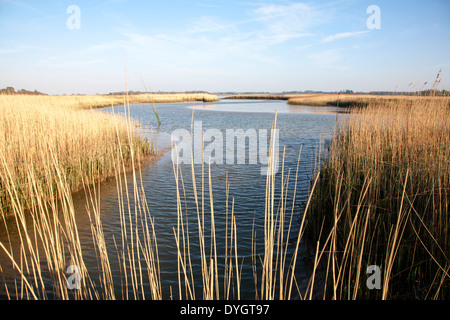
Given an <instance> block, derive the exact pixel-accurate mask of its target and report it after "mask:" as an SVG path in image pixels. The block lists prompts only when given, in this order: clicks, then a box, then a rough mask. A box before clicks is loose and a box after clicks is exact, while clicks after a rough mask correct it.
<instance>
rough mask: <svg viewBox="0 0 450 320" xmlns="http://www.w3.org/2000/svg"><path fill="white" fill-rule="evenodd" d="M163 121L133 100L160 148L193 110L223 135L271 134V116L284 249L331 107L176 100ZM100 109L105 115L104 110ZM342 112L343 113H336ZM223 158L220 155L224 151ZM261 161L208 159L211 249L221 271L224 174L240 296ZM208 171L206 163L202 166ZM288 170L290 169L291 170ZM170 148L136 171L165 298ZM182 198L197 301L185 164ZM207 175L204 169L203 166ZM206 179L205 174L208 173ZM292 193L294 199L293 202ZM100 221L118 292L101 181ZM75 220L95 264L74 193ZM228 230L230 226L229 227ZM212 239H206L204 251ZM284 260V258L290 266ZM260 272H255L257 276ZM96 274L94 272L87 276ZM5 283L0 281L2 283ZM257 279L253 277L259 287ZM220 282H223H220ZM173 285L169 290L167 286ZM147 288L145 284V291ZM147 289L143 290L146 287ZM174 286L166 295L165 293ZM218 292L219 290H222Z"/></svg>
mask: <svg viewBox="0 0 450 320" xmlns="http://www.w3.org/2000/svg"><path fill="white" fill-rule="evenodd" d="M155 107H156V109H157V111H158V113H159V117H160V119H161V122H162V124H161V126H160V127H157V126H156V124H157V123H156V118H155V115H154V113H153V110H152V107H151V105H131V106H130V114H131V116H132V117H133V118H136V119H138V121H139V122H140V125H141V126H140V128H139V129H140V130H141V132H142V134H143V135H144V136H146V137H148V138H149V139H150V140H154V141H156V143H157V147H158V150H164V149H165V148H168V147H169V146H170V134H171V133H172V132H173V131H174V130H176V129H183V128H184V129H187V130H190V126H191V120H192V115H193V113H192V112H193V110H194V121H201V124H202V129H203V130H208V129H218V130H220V131H221V132H223V137H225V136H226V135H225V131H226V130H227V129H234V130H236V129H243V130H247V129H255V130H259V129H267V130H269V132H270V128H271V126H272V122H273V120H274V118H275V110H277V111H278V115H277V128H278V129H279V130H280V131H279V150H280V152H281V153H282V152H283V150H285V161H284V177H285V179H286V178H287V177H288V178H289V179H288V191H287V202H286V203H287V209H286V212H287V213H288V216H287V217H286V220H287V221H289V218H290V213H291V210H292V205H293V209H294V211H293V212H294V216H293V231H292V232H291V235H290V238H291V241H290V245H291V246H290V248H291V249H290V250H292V248H293V245H294V244H295V241H294V240H295V239H294V238H295V237H296V234H295V230H298V228H299V219H300V218H301V213H302V212H303V211H302V208H303V205H304V204H305V202H306V201H307V197H308V195H309V190H310V180H311V177H312V170H313V167H314V165H315V164H316V161H317V155H318V153H319V150H322V151H323V150H324V149H325V148H324V144H325V143H326V142H327V141H329V139H330V138H331V135H332V133H333V130H334V127H335V123H336V108H327V107H302V106H289V105H287V104H286V101H258V100H256V101H255V100H250V101H245V100H221V101H219V102H215V103H198V104H195V105H193V104H192V103H177V104H157V105H155ZM102 112H111V109H110V108H105V109H103V110H102ZM114 112H115V113H122V112H123V107H115V108H114ZM339 116H341V115H339ZM300 149H301V158H300V166H299V170H298V182H297V189H296V190H294V183H295V175H296V174H295V173H296V172H295V171H296V168H297V160H298V155H299V151H300ZM224 156H225V153H224ZM262 167H263V166H262V164H261V163H258V164H248V163H246V164H229V165H227V164H212V165H211V180H212V188H213V201H214V213H215V227H216V238H217V254H218V256H219V261H218V263H219V275H220V276H222V275H223V272H224V266H223V257H224V255H225V244H224V242H225V241H224V239H225V229H226V223H225V221H226V205H227V202H226V181H227V180H226V179H228V184H229V202H228V205H229V209H228V212H229V214H231V199H234V215H235V217H236V224H237V238H238V239H237V246H238V255H239V263H242V270H241V278H242V280H241V298H244V299H254V298H255V284H254V278H253V273H252V229H253V227H254V229H255V231H256V240H255V241H256V251H257V252H256V254H257V255H258V254H261V253H262V252H263V250H264V241H263V239H264V237H263V236H264V227H263V223H264V208H265V183H266V176H265V175H261V168H262ZM281 169H282V167H281V164H280V166H279V170H278V173H277V186H278V187H277V192H276V194H277V195H279V194H280V188H279V186H280V185H281V174H282V173H281V171H282V170H281ZM195 170H196V174H197V178H196V179H197V190H198V192H199V196H201V180H200V179H201V170H202V166H201V165H199V164H196V165H195ZM205 170H207V166H206V168H205ZM289 170H290V171H289ZM173 171H174V170H173V163H172V157H171V152H170V151H168V152H166V153H165V154H164V155H163V156H162V157H160V158H159V160H158V161H156V162H154V163H152V164H150V165H147V166H145V167H144V168H143V169H142V181H143V184H144V190H145V196H146V200H147V202H148V206H149V211H150V213H151V215H152V217H153V218H154V223H155V232H156V237H157V241H158V253H159V260H160V261H159V262H160V268H161V282H162V287H163V296H164V298H165V299H169V298H171V294H172V297H173V298H174V299H177V298H178V275H177V271H178V269H177V250H176V242H175V238H174V233H173V228H174V227H176V226H177V202H176V185H175V178H174V172H173ZM181 171H182V174H183V182H184V185H185V193H186V195H185V197H184V195H183V199H182V209H183V214H184V215H186V216H187V220H188V222H189V237H190V238H189V240H190V244H191V258H192V265H193V273H194V277H195V279H196V280H195V281H196V283H195V285H196V292H197V295H196V296H197V297H199V298H201V296H202V295H201V283H202V280H201V271H200V270H201V269H200V259H199V254H198V230H197V215H196V209H195V202H194V196H193V185H192V179H191V166H190V165H189V164H185V165H181ZM205 173H207V171H205ZM206 177H207V176H206ZM207 182H208V180H206V181H205V183H206V185H205V193H206V194H205V201H204V202H205V216H206V221H207V222H206V223H205V227H206V233H207V235H208V236H209V232H210V231H209V229H208V226H209V220H208V219H209V212H210V207H209V201H210V199H209V188H208V184H207ZM294 192H295V193H296V196H295V203H294V204H293V203H292V199H293V195H294ZM100 194H101V199H100V207H101V219H102V224H103V228H104V231H105V237H106V242H107V243H106V246H107V249H108V252H111V254H110V263H111V266H112V270H113V278H114V282H115V284H116V286H117V294H118V295H119V296H121V295H122V293H123V289H122V287H121V283H123V275H122V272H121V267H120V264H119V262H118V259H117V254H116V253H115V246H116V244H115V243H114V240H115V241H116V243H117V242H119V241H120V240H119V239H120V235H121V233H120V226H121V224H120V219H119V211H118V200H117V191H116V184H115V182H106V183H104V184H102V186H101V193H100ZM74 200H75V207H76V212H77V223H78V226H79V228H80V230H79V233H80V237H81V241H82V243H83V248H84V250H85V251H84V256H85V259H86V264H87V265H88V268H89V266H92V268H94V269H95V266H97V263H96V253H95V251H94V250H92V245H91V243H92V235H91V233H90V226H89V220H88V218H87V216H86V210H85V206H86V204H85V201H84V195H83V194H77V195H75V198H74ZM228 227H229V226H228ZM209 244H210V242H209V240H208V239H207V241H206V245H207V253H208V254H209V250H210V245H209ZM289 262H290V258H289V257H288V259H287V262H286V263H287V264H289ZM296 273H297V277H298V279H299V281H301V279H302V277H305V276H306V272H305V270H304V265H303V263H302V260H301V259H299V262H298V263H297V270H296ZM259 276H260V275H259ZM93 278H95V277H93ZM2 281H3V280H2V279H0V283H1V282H2ZM259 281H260V279H258V285H259V283H260V282H259ZM219 283H220V285H221V286H222V285H223V279H222V278H221V279H220V280H219ZM171 288H172V290H171ZM145 289H146V288H144V290H145ZM147 289H148V288H147ZM171 291H172V293H171ZM220 292H221V294H222V292H223V288H222V287H221V291H220Z"/></svg>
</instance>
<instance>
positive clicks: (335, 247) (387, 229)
mask: <svg viewBox="0 0 450 320" xmlns="http://www.w3.org/2000/svg"><path fill="white" fill-rule="evenodd" d="M449 102H450V100H449V99H448V98H432V97H429V98H425V97H424V98H422V97H420V98H419V97H416V98H411V99H406V98H403V99H396V100H392V99H382V98H381V99H377V100H371V101H368V103H367V105H366V106H365V107H364V108H363V109H355V110H353V111H352V112H351V114H350V118H349V120H348V121H347V122H346V123H345V124H344V123H341V124H340V126H339V127H338V131H337V133H336V137H335V139H333V141H332V143H331V146H330V150H329V151H330V155H329V157H328V158H327V159H325V160H324V162H323V164H322V166H321V167H320V179H319V180H318V183H317V185H316V188H315V191H314V195H313V198H312V201H311V211H310V212H309V214H308V218H307V219H308V225H309V227H308V228H306V231H305V239H308V242H309V243H310V244H311V245H312V246H314V247H316V246H317V254H316V259H317V263H319V262H320V263H322V264H324V265H325V268H326V271H325V272H326V274H327V287H326V292H327V297H328V298H331V299H368V298H369V299H420V300H422V299H448V298H449V297H450V277H449V257H450V246H449V241H448V236H449V234H448V224H449V218H450V216H449V210H448V208H449V205H450V178H449V177H450V164H449V161H448V159H450V147H449V146H450V122H449V119H450V108H449V106H450V104H449ZM369 267H370V269H368V268H369ZM367 270H371V271H370V272H369V271H367ZM376 270H378V271H377V272H375V271H376ZM367 272H369V273H367ZM375 273H376V274H375ZM371 275H374V277H371V279H370V280H372V282H370V281H367V278H368V277H369V276H371ZM377 277H378V278H377ZM367 283H369V285H370V286H372V287H369V285H368V284H367Z"/></svg>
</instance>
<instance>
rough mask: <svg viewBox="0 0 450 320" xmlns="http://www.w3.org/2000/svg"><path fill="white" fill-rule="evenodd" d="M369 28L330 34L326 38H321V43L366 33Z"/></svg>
mask: <svg viewBox="0 0 450 320" xmlns="http://www.w3.org/2000/svg"><path fill="white" fill-rule="evenodd" d="M368 32H369V30H366V31H355V32H342V33H337V34H334V35H331V36H328V37H326V38H324V39H323V40H322V43H329V42H332V41H335V40H338V39H343V38H349V37H355V36H358V35H361V34H364V33H368Z"/></svg>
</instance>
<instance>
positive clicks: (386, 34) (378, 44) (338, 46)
mask: <svg viewBox="0 0 450 320" xmlns="http://www.w3.org/2000/svg"><path fill="white" fill-rule="evenodd" d="M71 5H76V6H77V7H78V8H79V13H80V14H79V20H73V19H72V18H74V16H73V14H74V12H73V11H70V12H69V13H68V12H67V9H68V7H69V6H71ZM370 5H376V6H378V7H379V9H380V21H379V22H380V24H379V26H380V28H379V29H369V28H368V25H367V20H368V18H369V17H371V13H368V12H367V8H368V7H369V6H370ZM449 16H450V1H447V0H442V1H433V0H431V1H381V0H370V1H364V0H362V1H361V0H360V1H356V0H337V1H302V2H300V1H258V0H243V1H230V0H227V1H212V0H194V1H182V0H178V1H137V0H134V1H133V0H103V1H77V0H70V1H63V0H59V1H56V0H46V1H36V0H35V1H27V0H0V88H4V87H6V86H13V87H15V88H16V89H21V88H25V89H28V90H34V89H37V90H39V91H42V92H46V93H49V94H63V93H67V94H71V93H85V94H95V93H109V92H112V91H122V90H125V64H126V70H127V79H128V89H129V90H139V91H141V90H144V87H143V85H142V81H141V77H142V78H143V79H144V81H145V83H146V84H147V86H148V87H150V88H151V90H152V91H187V90H207V91H210V92H217V91H269V92H279V91H292V90H325V91H336V90H345V89H351V90H354V91H376V90H390V91H394V90H397V91H400V90H408V91H414V90H419V89H424V88H425V89H426V88H429V87H430V86H431V84H432V83H433V81H434V79H435V77H436V74H437V73H438V71H439V70H440V69H442V73H441V82H440V83H439V88H440V89H447V90H448V89H450V41H449V38H450V37H449V35H450V19H449V18H448V17H449ZM68 19H69V20H70V21H69V22H74V21H79V29H71V28H69V27H68V26H67V20H68ZM377 21H378V20H377ZM425 82H428V83H427V85H424V83H425Z"/></svg>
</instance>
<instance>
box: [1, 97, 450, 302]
mask: <svg viewBox="0 0 450 320" xmlns="http://www.w3.org/2000/svg"><path fill="white" fill-rule="evenodd" d="M3 98H4V99H5V100H4V101H6V102H8V103H6V102H3V104H2V108H3V109H4V112H3V113H2V116H3V115H5V116H3V118H1V122H0V124H1V126H2V127H3V128H5V131H2V132H5V135H4V137H3V136H2V139H4V140H1V142H2V144H1V145H0V146H1V148H0V151H1V154H0V160H1V167H0V168H1V170H2V174H1V178H2V181H1V183H2V188H3V189H4V194H5V196H4V198H2V201H5V200H3V199H6V202H7V203H5V204H3V206H5V205H7V206H9V208H10V209H11V210H12V212H13V214H12V215H11V216H10V217H9V218H8V219H9V221H8V222H6V219H3V221H2V224H3V226H2V232H5V233H6V234H7V238H8V239H10V241H9V242H3V243H2V242H0V254H3V255H5V256H6V257H7V259H9V261H10V263H9V264H8V265H5V264H4V265H0V274H1V276H2V277H3V278H5V277H7V276H8V275H12V276H13V280H12V282H8V281H4V288H3V287H2V288H1V289H0V292H1V294H2V295H4V296H6V297H7V298H10V299H154V300H156V299H168V298H174V297H177V298H179V299H205V300H209V299H240V291H241V277H242V274H241V270H242V258H241V257H240V256H239V243H238V242H237V234H238V233H239V223H238V221H237V219H236V216H235V214H234V199H229V197H228V188H229V186H228V183H227V188H226V192H227V201H226V203H227V204H226V210H225V212H221V213H220V214H225V216H226V229H225V234H217V233H216V227H215V221H216V219H215V217H216V214H217V212H215V210H214V190H213V187H214V184H213V181H214V172H212V171H211V167H210V166H209V165H205V164H204V165H202V168H201V172H200V181H197V180H196V179H197V177H198V172H195V167H194V165H193V164H192V165H191V167H190V168H189V173H188V174H190V175H191V179H192V187H193V192H194V207H195V208H196V210H195V214H196V217H197V221H196V226H195V227H196V228H194V227H193V226H190V225H189V223H188V221H189V220H188V218H187V212H186V211H185V208H186V207H185V206H184V205H183V202H185V201H186V198H185V197H186V196H185V195H186V190H185V187H186V184H185V182H184V178H183V173H182V168H181V166H179V165H178V164H177V162H174V164H173V172H174V178H175V182H176V194H174V195H173V196H174V197H176V199H177V208H176V212H177V217H178V219H177V222H176V225H174V226H173V233H174V243H175V245H176V248H177V263H178V270H177V275H178V288H172V289H173V291H172V290H171V293H172V294H171V295H170V297H164V296H163V295H162V288H163V286H164V283H162V282H161V276H160V266H159V254H158V241H157V234H158V230H157V227H156V226H155V225H154V219H153V217H152V215H151V213H150V211H149V209H148V204H147V200H146V196H145V190H144V188H143V183H142V181H141V175H140V172H141V171H140V170H141V169H140V166H139V164H140V159H141V158H142V156H143V155H144V154H145V153H146V152H144V151H143V146H147V148H148V145H147V144H143V143H142V142H140V141H141V140H140V139H138V138H137V136H136V135H135V128H136V124H135V123H134V122H133V120H132V119H131V117H130V114H129V103H130V101H129V100H128V99H126V98H125V104H124V106H125V107H124V108H125V110H124V114H125V117H126V118H125V119H123V118H120V119H118V118H116V117H114V116H112V117H110V116H106V115H104V114H100V113H96V112H92V111H86V110H84V111H80V109H79V107H73V106H67V107H64V108H63V107H61V106H52V105H51V104H48V105H47V104H41V105H38V106H34V107H33V106H30V105H29V104H27V103H26V102H27V101H25V100H22V104H23V105H21V104H20V99H19V98H15V100H8V99H9V98H8V97H6V98H5V97H3ZM193 112H194V111H193ZM449 113H450V110H449V105H448V100H441V99H416V100H404V101H403V102H402V101H400V102H399V101H397V102H395V103H393V102H392V101H391V100H389V99H379V100H377V101H376V103H373V102H372V103H370V104H369V105H368V106H367V107H365V108H364V109H354V110H353V111H352V113H351V114H350V117H347V119H348V121H347V122H343V123H341V124H340V125H339V126H338V127H337V135H336V138H335V139H334V140H333V141H332V143H331V145H330V150H329V157H328V158H327V159H326V160H325V161H323V162H322V161H321V162H320V163H321V165H320V166H318V167H317V172H314V175H313V181H312V182H311V190H310V191H311V192H310V196H309V199H308V201H307V202H306V205H305V207H304V208H303V209H302V212H298V210H296V209H295V206H294V205H292V206H291V208H292V209H288V208H289V206H288V201H291V200H292V201H293V202H292V203H293V204H294V203H295V193H296V190H297V174H298V170H299V167H298V164H299V161H298V162H297V168H296V171H295V176H296V178H295V184H294V187H293V191H294V194H293V198H290V197H288V190H292V185H291V187H289V183H288V182H289V181H290V180H289V176H290V175H291V174H292V173H291V170H290V169H291V168H285V167H284V152H282V153H281V154H280V155H279V156H277V153H275V150H274V149H273V148H274V145H273V144H272V143H271V147H270V148H269V150H270V162H269V165H268V172H267V180H266V192H265V212H264V222H263V223H264V226H263V229H264V243H263V244H262V247H263V248H264V250H263V252H257V250H256V247H257V244H256V240H255V239H256V237H254V238H253V243H252V248H253V252H252V270H253V277H254V283H255V298H256V299H265V300H271V299H293V298H299V299H314V298H316V297H317V293H320V294H321V296H320V298H324V299H329V298H330V299H359V298H376V299H396V298H411V299H414V298H421V299H445V298H448V295H449V259H448V256H449V254H450V253H449V247H448V222H449V216H448V205H449V191H450V182H449V177H450V164H449V162H448V159H449V158H450V150H449V147H448V146H449V143H450V132H449V128H450V126H449V119H450V118H449V115H450V114H449ZM193 116H194V113H193ZM12 119H14V121H13V120H12ZM123 120H125V121H123ZM192 121H193V118H192ZM102 123H103V125H104V126H102V125H101V124H102ZM84 126H86V127H84ZM273 127H274V128H276V116H275V119H274V123H273ZM6 129H8V130H9V131H7V130H6ZM100 129H102V130H100ZM65 130H66V131H68V132H67V134H64V132H65ZM97 130H98V131H99V132H100V133H99V132H97ZM107 132H108V134H107ZM85 135H86V136H85ZM81 137H83V138H81ZM84 137H85V138H84ZM93 137H95V138H93ZM39 138H40V139H39ZM78 139H79V141H82V144H81V146H76V144H74V145H71V144H70V143H69V142H70V141H78ZM5 141H6V142H5ZM11 142H14V143H11ZM107 142H109V143H110V144H112V145H113V147H111V146H110V147H111V148H112V149H111V150H112V151H111V150H110V149H107V150H106V151H105V150H104V149H102V148H100V146H96V145H95V143H99V144H100V145H101V146H102V147H104V146H105V145H106V144H107ZM92 143H93V144H94V146H91V144H92ZM173 147H174V148H176V145H175V146H173ZM91 148H92V149H91ZM98 148H100V149H98ZM31 150H33V151H31ZM80 150H81V151H84V152H85V153H84V154H83V155H81V156H78V155H79V154H80V153H82V152H81V151H80ZM91 150H92V151H91ZM98 150H103V151H101V152H99V151H98ZM86 151H87V153H86ZM77 152H78V153H77ZM90 152H92V154H91V153H90ZM86 154H87V155H90V157H91V158H92V159H95V161H94V162H93V163H90V162H88V164H86V168H87V169H86V170H85V171H82V172H83V173H79V174H76V175H74V173H73V172H74V171H76V170H75V169H70V170H68V168H72V167H73V168H78V167H79V166H80V165H81V164H83V163H85V161H87V160H85V156H86ZM177 154H178V153H177ZM12 155H14V158H12V159H10V158H11V156H12ZM99 155H104V157H99ZM191 156H193V155H191ZM300 156H301V150H300V153H299V159H300ZM90 157H87V158H88V159H91V158H90ZM278 157H280V159H279V158H278ZM99 158H104V159H107V161H106V164H107V165H106V166H105V167H102V166H101V165H100V163H102V161H103V160H102V161H100V162H99ZM74 159H76V160H75V165H74V164H73V160H74ZM37 160H39V161H37ZM279 160H280V161H281V172H280V173H278V174H274V172H272V171H271V170H273V169H274V167H275V165H274V164H275V161H279ZM191 163H193V161H191ZM83 168H84V167H83ZM77 170H78V169H77ZM105 172H112V175H113V176H114V178H115V181H116V188H117V206H118V208H119V215H120V232H119V233H118V234H115V235H114V248H111V246H107V244H106V240H105V232H104V229H103V226H102V218H101V207H100V201H99V199H100V189H101V184H100V181H101V180H102V176H103V175H104V173H105ZM75 177H79V179H80V181H78V180H77V179H78V178H75ZM73 181H78V182H76V183H75V182H73ZM73 185H77V186H80V187H81V188H82V189H83V190H84V193H85V196H86V200H87V203H86V206H87V211H88V215H89V221H90V225H91V235H92V244H93V246H94V249H95V252H96V257H97V269H96V270H88V268H87V267H86V263H85V256H84V252H83V249H82V246H81V242H80V237H79V234H78V226H77V222H76V219H75V216H76V213H75V209H74V205H73V198H72V189H73ZM278 188H280V189H278ZM275 190H280V192H275ZM276 194H278V196H276ZM49 195H53V196H49ZM24 199H28V200H24ZM2 210H3V209H2ZM2 213H4V211H2ZM296 218H299V224H300V226H299V229H297V228H295V229H293V226H292V224H293V221H294V219H296ZM192 230H197V233H196V234H194V233H193V232H192ZM294 230H295V231H294ZM220 238H222V239H224V240H225V243H226V246H225V252H224V254H222V253H219V252H218V250H217V242H218V241H219V239H220ZM13 239H14V240H13ZM11 241H18V242H19V243H20V245H19V246H13V245H12V243H11ZM192 241H196V242H198V246H196V247H197V248H199V254H200V265H201V272H199V273H197V272H194V270H193V263H192V260H193V258H194V256H193V255H194V254H195V253H194V252H193V249H192ZM305 245H308V246H310V247H312V248H313V251H312V252H313V253H312V266H311V277H310V280H309V283H307V284H306V285H305V286H303V285H301V284H299V283H298V282H297V278H296V273H295V270H296V267H297V264H298V261H299V259H301V258H305V257H300V251H299V248H300V247H301V246H305ZM113 259H114V260H116V261H118V265H119V268H120V270H115V269H113V267H112V260H113ZM2 261H5V260H2ZM70 265H74V266H77V267H78V268H79V275H80V277H79V281H80V289H75V290H73V289H70V288H68V281H69V280H70V274H68V272H67V270H68V269H67V266H70ZM369 265H377V266H379V267H380V268H381V270H382V272H383V273H382V279H381V284H382V285H381V288H380V289H379V290H369V289H368V288H367V285H366V279H367V274H366V268H367V267H368V266H369ZM11 270H12V271H11ZM117 272H119V273H120V280H117V278H114V276H113V274H115V273H117ZM197 288H199V289H200V293H199V291H198V290H197Z"/></svg>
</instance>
